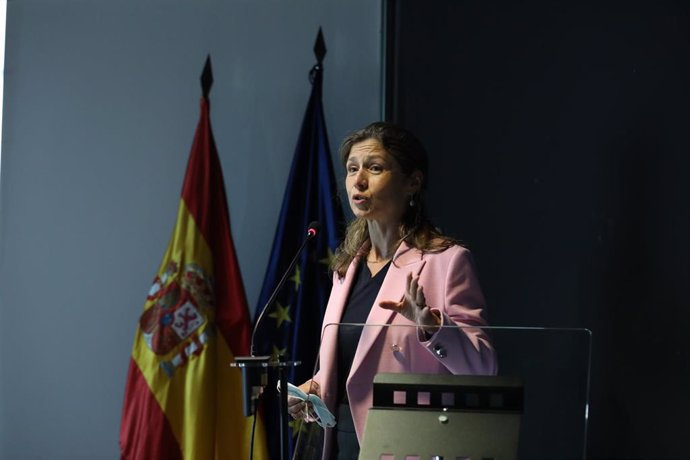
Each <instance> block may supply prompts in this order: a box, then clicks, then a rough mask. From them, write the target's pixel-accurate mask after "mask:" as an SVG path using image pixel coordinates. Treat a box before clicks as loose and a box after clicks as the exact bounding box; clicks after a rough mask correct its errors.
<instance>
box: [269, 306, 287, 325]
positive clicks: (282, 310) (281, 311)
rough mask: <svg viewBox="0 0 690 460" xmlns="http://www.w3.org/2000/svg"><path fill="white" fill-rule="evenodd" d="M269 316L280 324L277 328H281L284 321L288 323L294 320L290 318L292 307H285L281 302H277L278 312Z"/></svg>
mask: <svg viewBox="0 0 690 460" xmlns="http://www.w3.org/2000/svg"><path fill="white" fill-rule="evenodd" d="M268 316H269V317H271V318H273V319H275V320H276V322H277V323H278V324H277V325H276V327H280V326H281V325H282V324H283V321H287V322H288V323H291V322H292V318H290V305H288V306H287V307H283V306H282V305H281V304H280V302H276V311H274V312H273V313H270V314H269V315H268Z"/></svg>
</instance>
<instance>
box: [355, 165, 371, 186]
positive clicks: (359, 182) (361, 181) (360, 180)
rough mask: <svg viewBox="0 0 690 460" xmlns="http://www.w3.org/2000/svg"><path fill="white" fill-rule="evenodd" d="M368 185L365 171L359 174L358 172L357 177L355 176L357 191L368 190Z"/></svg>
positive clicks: (360, 171)
mask: <svg viewBox="0 0 690 460" xmlns="http://www.w3.org/2000/svg"><path fill="white" fill-rule="evenodd" d="M367 184H368V181H367V176H366V172H365V171H364V170H362V169H360V170H359V172H357V176H355V187H357V189H359V190H363V189H365V188H367Z"/></svg>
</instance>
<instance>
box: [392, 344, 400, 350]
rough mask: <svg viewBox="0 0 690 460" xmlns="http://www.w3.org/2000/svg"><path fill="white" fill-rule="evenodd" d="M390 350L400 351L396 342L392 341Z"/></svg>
mask: <svg viewBox="0 0 690 460" xmlns="http://www.w3.org/2000/svg"><path fill="white" fill-rule="evenodd" d="M391 351H393V352H397V351H400V347H399V346H398V344H395V343H394V344H393V345H391Z"/></svg>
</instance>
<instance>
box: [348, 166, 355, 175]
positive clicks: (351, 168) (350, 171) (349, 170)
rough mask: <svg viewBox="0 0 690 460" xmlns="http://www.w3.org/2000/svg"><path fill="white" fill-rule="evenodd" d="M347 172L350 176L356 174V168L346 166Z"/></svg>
mask: <svg viewBox="0 0 690 460" xmlns="http://www.w3.org/2000/svg"><path fill="white" fill-rule="evenodd" d="M347 172H348V173H350V174H353V173H356V172H357V166H348V167H347Z"/></svg>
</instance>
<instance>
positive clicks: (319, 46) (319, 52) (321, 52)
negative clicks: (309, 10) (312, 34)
mask: <svg viewBox="0 0 690 460" xmlns="http://www.w3.org/2000/svg"><path fill="white" fill-rule="evenodd" d="M314 56H316V62H317V63H319V64H321V62H323V58H324V56H326V42H325V41H324V39H323V32H322V31H321V27H319V33H318V35H317V36H316V43H314Z"/></svg>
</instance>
